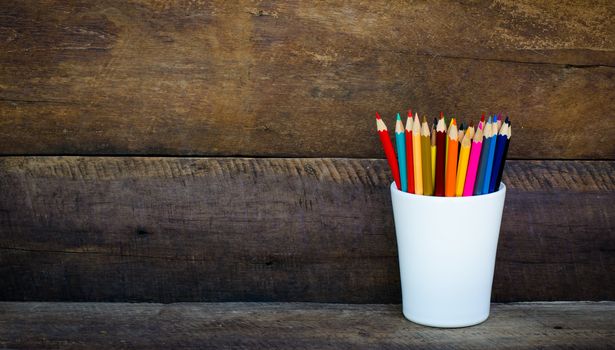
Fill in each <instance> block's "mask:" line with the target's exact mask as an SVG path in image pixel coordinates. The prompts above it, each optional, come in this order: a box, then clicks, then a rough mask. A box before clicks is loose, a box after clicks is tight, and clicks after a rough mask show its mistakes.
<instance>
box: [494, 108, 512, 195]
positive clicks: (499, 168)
mask: <svg viewBox="0 0 615 350" xmlns="http://www.w3.org/2000/svg"><path fill="white" fill-rule="evenodd" d="M500 130H503V131H501V132H500V135H498V146H499V145H500V144H502V149H501V150H500V152H499V154H498V152H497V150H496V156H498V157H497V158H496V159H498V161H497V165H495V164H494V166H493V174H494V175H495V176H494V180H492V184H491V185H490V186H489V191H490V192H494V191H496V190H497V189H499V187H500V182H502V174H503V173H504V164H505V163H506V153H508V145H509V144H510V136H511V134H512V126H511V125H510V122H509V121H508V118H506V121H505V122H504V124H502V129H500ZM500 137H502V139H500Z"/></svg>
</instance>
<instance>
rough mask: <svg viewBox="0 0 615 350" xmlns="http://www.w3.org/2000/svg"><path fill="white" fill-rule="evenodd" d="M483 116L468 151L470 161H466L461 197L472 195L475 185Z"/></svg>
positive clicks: (480, 149) (481, 143)
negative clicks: (466, 169)
mask: <svg viewBox="0 0 615 350" xmlns="http://www.w3.org/2000/svg"><path fill="white" fill-rule="evenodd" d="M484 121H485V116H484V115H483V116H482V117H481V121H480V123H478V127H477V130H476V133H474V137H473V138H472V149H471V150H470V159H469V160H468V171H467V173H466V181H465V184H464V185H463V195H464V197H465V196H471V195H472V194H473V193H474V184H475V183H476V172H477V169H478V162H479V159H480V154H481V151H482V148H483V127H484Z"/></svg>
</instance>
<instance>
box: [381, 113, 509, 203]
mask: <svg viewBox="0 0 615 350" xmlns="http://www.w3.org/2000/svg"><path fill="white" fill-rule="evenodd" d="M376 126H377V129H378V134H379V136H380V142H381V143H382V147H383V149H384V153H385V155H386V157H387V160H388V163H389V166H390V168H391V173H392V175H393V179H394V181H395V184H396V186H397V189H398V190H401V191H404V192H409V193H414V194H422V195H427V196H431V195H435V196H441V197H444V196H446V197H460V196H472V195H481V194H487V193H491V192H494V191H496V190H498V189H499V187H500V182H501V181H502V173H503V171H504V164H505V163H506V154H507V152H508V144H509V143H510V136H511V130H512V129H511V125H510V121H509V119H508V117H506V120H505V121H502V116H501V115H495V114H494V115H493V116H490V117H489V118H488V119H487V121H486V122H485V115H484V114H483V116H482V117H481V119H480V122H479V123H478V125H477V127H476V130H475V128H474V124H473V123H472V122H470V123H469V124H468V125H467V126H466V125H464V124H463V123H461V124H460V125H459V126H457V120H456V119H455V118H451V119H450V120H449V122H448V123H447V121H446V119H445V118H444V115H443V114H442V113H440V118H438V119H435V120H434V123H433V125H432V126H431V127H430V126H429V124H428V122H427V117H425V116H423V119H422V121H421V120H419V116H418V113H415V114H414V117H413V116H412V111H411V110H410V111H408V118H407V121H406V126H405V127H404V125H403V123H402V120H401V117H400V115H399V113H397V120H396V123H395V144H396V145H395V146H396V147H395V148H393V144H392V143H391V139H390V138H389V133H388V129H387V127H386V125H385V123H384V121H383V120H382V118H380V115H378V113H376ZM395 149H397V155H396V154H395Z"/></svg>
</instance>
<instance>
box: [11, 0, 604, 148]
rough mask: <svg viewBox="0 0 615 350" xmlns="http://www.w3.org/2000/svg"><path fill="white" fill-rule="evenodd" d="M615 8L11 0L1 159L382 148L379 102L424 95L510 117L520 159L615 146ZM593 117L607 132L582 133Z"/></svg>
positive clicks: (406, 101) (429, 105)
mask: <svg viewBox="0 0 615 350" xmlns="http://www.w3.org/2000/svg"><path fill="white" fill-rule="evenodd" d="M613 17H615V3H613V2H609V1H606V2H602V3H595V2H594V3H592V4H591V6H588V5H587V4H584V3H583V2H580V3H578V4H560V3H553V2H544V3H540V2H535V1H525V2H518V1H509V0H505V1H498V2H495V3H494V2H491V1H476V2H472V3H464V4H458V3H450V2H441V3H432V4H424V3H417V4H407V3H406V2H390V1H386V2H385V1H371V2H359V1H350V2H343V3H339V2H318V3H307V2H302V1H287V2H281V3H277V4H267V3H259V4H255V3H253V2H251V1H247V0H245V1H234V2H228V1H206V2H194V1H190V2H160V1H153V0H150V1H139V2H129V1H114V0H97V1H91V0H90V1H86V0H82V1H70V2H66V1H59V0H56V1H47V2H45V3H44V4H41V3H40V2H39V1H31V0H30V1H22V0H9V1H4V2H3V4H2V6H0V72H1V73H0V117H1V118H0V120H1V122H0V154H4V155H10V154H13V155H16V154H21V155H28V154H30V155H36V154H48V155H53V154H55V155H57V154H63V155H70V154H82V155H87V154H90V155H100V154H106V155H201V156H203V155H226V156H228V155H233V156H235V155H244V156H282V157H296V156H300V157H323V156H326V157H360V158H364V157H365V158H370V157H371V158H376V157H382V152H381V150H380V148H379V144H378V141H377V137H376V136H375V132H374V120H373V115H374V111H375V110H378V111H380V112H381V114H382V115H383V116H386V118H387V120H388V121H389V123H390V125H389V126H391V127H392V125H391V122H392V117H393V116H394V113H395V112H397V111H403V110H404V109H405V108H408V107H413V108H415V109H418V110H420V111H421V112H423V113H427V114H429V115H436V114H437V113H439V112H440V111H444V112H445V113H447V114H454V115H455V116H457V117H463V118H467V119H469V118H474V119H475V118H477V117H478V115H479V114H480V112H482V111H484V112H496V111H504V112H507V113H510V115H511V116H513V118H514V123H515V127H516V130H518V131H517V132H516V133H515V139H514V142H513V143H512V145H511V149H510V157H511V158H522V159H544V158H550V159H592V158H598V159H615V138H614V137H613V135H615V124H614V123H610V122H603V121H602V119H601V118H597V117H595V116H602V117H604V118H605V119H606V120H611V119H612V118H613V108H612V101H613V100H615V39H614V37H613V35H612V33H613V32H615V22H613V21H612V20H610V19H611V18H613ZM579 119H581V120H583V121H584V122H585V123H586V124H585V128H586V130H592V132H591V133H589V132H579V133H570V132H569V131H568V130H569V129H570V128H573V127H575V125H576V122H577V120H579ZM325 121H329V122H332V123H333V125H334V126H329V127H327V126H324V125H323V123H324V122H325ZM555 125H562V126H563V127H564V129H563V130H565V131H561V132H559V131H554V130H555V129H554V126H555Z"/></svg>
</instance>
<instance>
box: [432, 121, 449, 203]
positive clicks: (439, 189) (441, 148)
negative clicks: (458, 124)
mask: <svg viewBox="0 0 615 350" xmlns="http://www.w3.org/2000/svg"><path fill="white" fill-rule="evenodd" d="M445 142H447V140H446V125H445V124H444V118H443V117H442V116H440V119H439V120H438V124H437V125H436V159H435V161H436V169H435V172H436V178H435V180H436V181H435V184H434V185H435V188H434V195H436V196H440V197H443V196H444V189H445V188H444V187H445V185H444V177H445V174H444V168H445V165H444V164H445V162H446V159H445V158H444V157H445V156H446V151H445V147H446V146H445Z"/></svg>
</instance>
